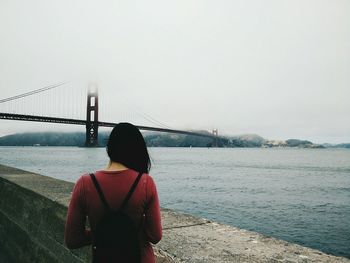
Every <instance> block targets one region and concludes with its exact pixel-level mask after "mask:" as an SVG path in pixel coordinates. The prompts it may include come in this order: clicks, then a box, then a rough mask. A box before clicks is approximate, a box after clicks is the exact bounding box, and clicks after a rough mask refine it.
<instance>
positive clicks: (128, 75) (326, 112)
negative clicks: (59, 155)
mask: <svg viewBox="0 0 350 263" xmlns="http://www.w3.org/2000/svg"><path fill="white" fill-rule="evenodd" d="M0 38H1V41H0V72H1V73H0V74H1V75H0V91H1V92H0V98H6V97H9V96H13V95H17V94H20V93H23V92H27V91H30V90H33V89H37V88H41V87H43V86H47V85H50V84H54V83H57V82H60V81H66V80H68V81H70V82H69V84H67V85H66V88H65V89H68V88H69V89H73V90H74V91H72V92H73V93H74V92H75V93H77V94H78V93H79V92H81V91H82V90H84V89H85V88H86V87H87V85H88V83H89V82H91V81H96V82H97V83H98V86H99V92H100V94H101V97H100V103H101V105H102V104H103V105H104V106H103V107H105V108H106V107H108V109H109V113H108V114H109V117H108V118H109V120H114V121H120V120H122V119H123V118H124V119H125V120H127V113H123V114H124V115H123V118H120V117H118V116H117V112H118V113H119V112H120V111H121V110H120V109H121V108H122V109H123V110H124V112H129V111H132V110H135V107H137V109H138V110H139V111H142V112H144V113H147V114H149V115H150V116H152V117H153V118H155V119H157V120H158V121H160V122H162V123H166V124H167V125H169V126H171V127H174V128H178V129H206V130H210V129H213V128H218V129H219V133H220V134H231V135H236V134H242V133H256V134H259V135H261V136H263V137H265V138H270V139H288V138H300V139H309V140H311V141H314V142H350V121H349V115H350V103H349V101H350V99H349V98H350V1H348V0H332V1H329V0H328V1H325V0H264V1H262V0H242V1H235V0H228V1H220V0H219V1H205V0H201V1H193V0H184V1H179V0H177V1H167V0H159V1H152V0H148V1H87V0H84V1H80V0H77V1H67V0H61V1H52V0H35V1H18V0H11V1H10V0H1V1H0ZM37 100H39V99H37ZM57 100H58V101H59V98H57ZM85 100H86V98H83V99H82V102H77V103H74V101H72V104H74V105H78V106H79V105H80V104H81V105H83V104H84V103H85ZM57 103H58V104H59V103H60V102H57ZM123 105H124V106H123ZM1 106H2V105H0V109H1ZM40 107H45V106H40ZM118 107H119V108H118ZM82 108H84V107H83V106H82ZM105 112H106V110H105ZM101 114H102V112H101ZM104 114H105V115H103V117H105V116H107V113H104ZM111 116H112V117H111ZM114 116H115V117H114ZM101 118H102V115H101ZM106 118H107V117H106ZM124 119H123V120H124ZM130 121H133V122H138V119H137V118H134V119H133V118H131V119H130ZM136 124H139V123H136ZM145 124H146V123H145ZM149 124H150V123H149ZM30 129H33V130H65V131H66V130H71V129H72V130H77V129H80V130H82V131H84V128H83V127H81V128H77V127H71V126H64V125H53V124H50V125H44V124H37V123H25V122H10V121H3V120H0V135H4V134H9V133H15V132H24V131H27V130H30Z"/></svg>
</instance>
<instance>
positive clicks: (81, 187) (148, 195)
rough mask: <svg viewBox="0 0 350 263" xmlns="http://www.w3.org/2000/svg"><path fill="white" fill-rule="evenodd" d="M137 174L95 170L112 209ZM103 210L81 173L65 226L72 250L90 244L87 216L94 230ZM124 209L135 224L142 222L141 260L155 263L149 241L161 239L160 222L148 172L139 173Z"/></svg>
mask: <svg viewBox="0 0 350 263" xmlns="http://www.w3.org/2000/svg"><path fill="white" fill-rule="evenodd" d="M137 175H138V173H137V172H136V171H134V170H132V169H128V170H124V171H97V172H96V173H95V176H96V179H97V181H98V183H99V184H100V186H101V189H102V191H103V193H104V195H105V197H106V199H107V202H108V204H109V206H110V207H111V209H115V210H117V209H118V208H119V207H120V206H121V203H122V202H123V200H124V198H125V196H126V195H127V193H128V191H129V190H130V188H131V185H132V184H133V182H134V181H135V179H136V177H137ZM104 212H105V210H104V206H103V204H102V202H101V199H100V197H99V195H98V193H97V191H96V188H95V186H94V184H93V182H92V180H91V178H90V175H83V176H81V177H80V178H79V179H78V181H77V182H76V184H75V186H74V189H73V193H72V199H71V201H70V203H69V208H68V214H67V221H66V228H65V242H66V245H67V247H68V248H71V249H73V248H79V247H83V246H87V245H90V244H91V241H92V233H91V231H90V229H88V228H87V227H86V219H87V217H88V220H89V223H90V226H91V229H94V228H95V227H96V225H97V223H98V221H99V220H100V219H101V218H102V217H103V215H104ZM124 212H125V213H126V214H127V215H128V216H129V217H130V218H131V219H132V220H133V221H134V222H135V224H136V225H137V226H138V225H140V224H141V231H140V240H141V241H140V242H141V244H140V245H141V262H142V263H154V262H155V257H154V252H153V249H152V245H151V244H150V243H153V244H156V243H157V242H159V241H160V239H161V238H162V225H161V216H160V206H159V199H158V194H157V189H156V185H155V183H154V181H153V179H152V177H151V176H150V175H148V174H143V175H142V177H141V180H140V182H139V183H138V185H137V187H136V189H135V191H134V193H133V194H132V196H131V198H130V199H129V202H128V205H127V207H126V209H125V210H124Z"/></svg>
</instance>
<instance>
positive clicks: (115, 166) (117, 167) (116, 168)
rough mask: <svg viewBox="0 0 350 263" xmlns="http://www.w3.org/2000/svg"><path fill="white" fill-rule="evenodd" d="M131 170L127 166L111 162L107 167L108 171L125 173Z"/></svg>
mask: <svg viewBox="0 0 350 263" xmlns="http://www.w3.org/2000/svg"><path fill="white" fill-rule="evenodd" d="M127 169H129V168H128V167H126V166H125V165H123V164H121V163H117V162H112V161H110V162H109V163H108V165H107V168H106V171H123V170H127Z"/></svg>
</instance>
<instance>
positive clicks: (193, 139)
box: [0, 131, 350, 148]
mask: <svg viewBox="0 0 350 263" xmlns="http://www.w3.org/2000/svg"><path fill="white" fill-rule="evenodd" d="M195 132H199V133H207V134H209V133H208V132H206V131H195ZM143 135H144V137H145V141H146V144H147V146H150V147H211V146H212V143H213V140H212V139H211V138H205V137H198V136H193V135H181V134H171V133H160V132H144V133H143ZM108 136H109V132H100V133H99V144H100V146H101V147H104V146H105V145H106V144H107V140H108ZM220 138H221V139H220V140H219V141H218V144H219V147H254V148H259V147H264V148H266V147H298V148H328V147H332V148H334V147H337V148H350V143H344V144H337V145H333V144H332V145H331V144H323V145H318V144H313V143H312V142H310V141H307V140H298V139H289V140H286V141H283V140H266V139H264V138H262V137H261V136H259V135H256V134H243V135H238V136H226V137H220ZM84 142H85V133H83V132H64V133H60V132H34V133H18V134H13V135H7V136H3V137H0V146H39V145H40V146H83V145H84Z"/></svg>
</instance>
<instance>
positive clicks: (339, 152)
mask: <svg viewBox="0 0 350 263" xmlns="http://www.w3.org/2000/svg"><path fill="white" fill-rule="evenodd" d="M150 154H151V156H152V160H153V167H152V170H151V175H152V176H153V178H154V179H155V181H156V184H157V187H158V192H159V196H160V200H161V205H162V206H163V207H166V208H172V209H176V210H180V211H184V212H187V213H191V214H194V215H197V216H200V217H205V218H208V219H212V220H216V221H219V222H223V223H226V224H230V225H233V226H237V227H240V228H244V229H248V230H253V231H256V232H260V233H263V234H266V235H269V236H274V237H277V238H281V239H284V240H287V241H291V242H295V243H298V244H302V245H305V246H308V247H312V248H316V249H320V250H322V251H324V252H327V253H331V254H335V255H341V256H346V257H349V258H350V227H349V226H350V223H349V222H350V150H348V149H247V148H241V149H237V148H235V149H207V148H204V149H202V148H150ZM0 163H1V164H5V165H10V166H14V167H18V168H22V169H25V170H29V171H33V172H38V173H41V174H44V175H48V176H51V177H55V178H59V179H63V180H67V181H71V182H75V181H76V180H77V178H78V177H79V176H80V175H81V174H83V173H87V172H91V171H95V170H98V169H101V168H104V167H105V166H106V163H107V156H106V153H105V149H102V148H75V147H0Z"/></svg>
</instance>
